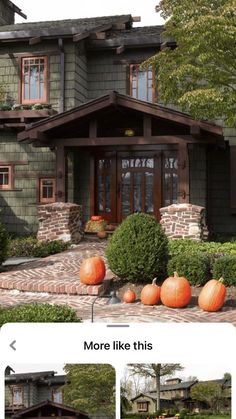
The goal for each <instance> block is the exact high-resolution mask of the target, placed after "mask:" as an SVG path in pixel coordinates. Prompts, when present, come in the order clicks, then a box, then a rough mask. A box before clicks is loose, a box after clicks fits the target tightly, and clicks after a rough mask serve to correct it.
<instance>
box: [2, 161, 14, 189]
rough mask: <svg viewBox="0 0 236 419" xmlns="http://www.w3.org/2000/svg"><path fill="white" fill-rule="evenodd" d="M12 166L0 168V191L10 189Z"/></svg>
mask: <svg viewBox="0 0 236 419" xmlns="http://www.w3.org/2000/svg"><path fill="white" fill-rule="evenodd" d="M11 187H12V166H0V189H11Z"/></svg>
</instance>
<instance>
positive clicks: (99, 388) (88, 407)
mask: <svg viewBox="0 0 236 419" xmlns="http://www.w3.org/2000/svg"><path fill="white" fill-rule="evenodd" d="M65 371H66V373H67V377H68V383H67V384H66V385H65V386H64V388H63V394H64V398H65V402H66V403H68V404H69V405H71V406H73V407H74V408H76V409H78V410H82V411H86V412H88V413H90V414H91V413H96V414H97V415H98V416H99V414H106V415H108V416H112V417H115V370H114V368H113V367H112V366H111V365H108V364H79V365H70V364H68V365H66V366H65Z"/></svg>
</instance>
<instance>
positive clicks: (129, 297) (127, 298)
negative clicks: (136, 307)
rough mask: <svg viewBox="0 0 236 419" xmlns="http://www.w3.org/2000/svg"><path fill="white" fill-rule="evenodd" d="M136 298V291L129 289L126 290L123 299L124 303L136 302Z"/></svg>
mask: <svg viewBox="0 0 236 419" xmlns="http://www.w3.org/2000/svg"><path fill="white" fill-rule="evenodd" d="M135 300H136V294H135V292H134V291H132V290H130V289H128V290H126V291H125V292H124V295H123V301H124V303H134V301H135Z"/></svg>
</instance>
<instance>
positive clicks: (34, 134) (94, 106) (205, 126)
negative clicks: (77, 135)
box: [18, 91, 223, 145]
mask: <svg viewBox="0 0 236 419" xmlns="http://www.w3.org/2000/svg"><path fill="white" fill-rule="evenodd" d="M107 110H113V111H118V110H123V111H127V112H133V113H135V114H137V115H139V116H141V115H142V116H143V117H149V119H150V118H154V119H156V120H159V121H160V122H164V123H167V124H168V123H170V124H175V126H180V127H182V128H183V129H184V130H185V131H184V132H185V134H186V133H188V134H189V135H190V136H191V135H192V136H198V137H200V136H202V135H203V136H204V135H205V136H207V135H208V136H211V137H214V138H216V139H218V140H223V131H222V127H220V126H218V125H215V124H212V123H210V122H206V121H202V120H195V119H194V118H192V117H190V116H189V115H187V114H184V113H182V112H178V111H175V110H172V109H169V108H167V107H163V106H161V105H158V104H153V103H150V102H145V101H141V100H138V99H134V98H132V97H131V96H128V95H123V94H120V93H117V92H115V91H112V92H111V93H110V94H106V95H104V96H101V97H99V98H97V99H94V100H91V101H89V102H86V103H84V104H82V105H80V106H78V107H76V108H74V109H71V110H69V111H66V112H63V113H60V114H57V115H55V116H52V117H49V118H46V119H44V120H41V121H39V122H35V123H33V124H31V125H28V126H26V128H25V130H24V131H23V132H21V133H19V134H18V140H19V141H20V142H37V141H40V142H41V143H42V144H43V143H44V144H45V145H47V144H48V143H50V139H52V138H60V135H61V132H62V131H63V129H64V131H66V132H68V133H69V131H70V129H72V127H75V124H76V123H77V122H78V123H79V122H81V121H83V120H91V119H96V118H97V117H100V118H101V116H102V115H103V117H104V115H105V112H106V111H107ZM148 132H149V135H150V136H151V135H153V134H152V133H151V131H150V127H149V131H148ZM68 137H70V135H68ZM90 137H93V135H91V132H90ZM95 137H96V135H95ZM64 138H65V136H64Z"/></svg>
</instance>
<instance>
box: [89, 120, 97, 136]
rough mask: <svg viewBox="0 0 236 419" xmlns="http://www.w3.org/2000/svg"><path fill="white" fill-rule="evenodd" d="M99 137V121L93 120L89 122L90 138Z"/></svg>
mask: <svg viewBox="0 0 236 419" xmlns="http://www.w3.org/2000/svg"><path fill="white" fill-rule="evenodd" d="M95 137H97V120H96V119H91V120H90V122H89V138H95Z"/></svg>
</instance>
